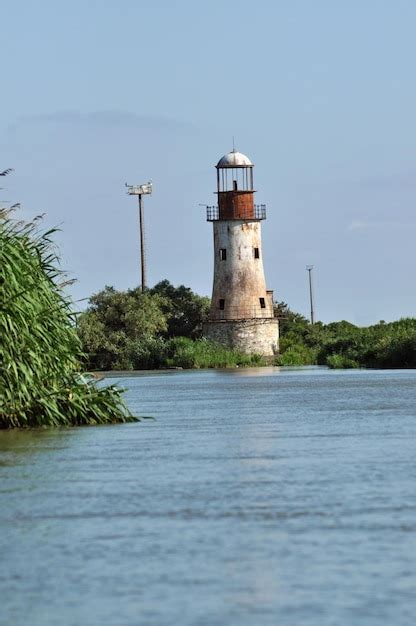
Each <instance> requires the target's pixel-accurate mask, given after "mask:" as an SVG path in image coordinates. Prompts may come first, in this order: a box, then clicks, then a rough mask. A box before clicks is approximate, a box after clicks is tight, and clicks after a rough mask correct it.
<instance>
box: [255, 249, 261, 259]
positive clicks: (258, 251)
mask: <svg viewBox="0 0 416 626" xmlns="http://www.w3.org/2000/svg"><path fill="white" fill-rule="evenodd" d="M254 258H255V259H259V258H260V250H259V248H254Z"/></svg>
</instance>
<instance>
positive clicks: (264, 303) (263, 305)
mask: <svg viewBox="0 0 416 626" xmlns="http://www.w3.org/2000/svg"><path fill="white" fill-rule="evenodd" d="M259 300H260V308H262V309H265V308H266V302H265V300H264V298H259Z"/></svg>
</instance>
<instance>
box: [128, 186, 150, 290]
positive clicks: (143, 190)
mask: <svg viewBox="0 0 416 626" xmlns="http://www.w3.org/2000/svg"><path fill="white" fill-rule="evenodd" d="M126 187H127V193H128V195H129V196H138V198H139V228H140V270H141V279H142V280H141V287H142V291H145V289H146V250H145V239H144V207H143V200H142V196H145V195H150V194H151V193H152V190H153V185H152V183H151V181H149V182H148V183H145V184H144V185H128V184H127V183H126Z"/></svg>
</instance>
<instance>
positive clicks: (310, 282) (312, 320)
mask: <svg viewBox="0 0 416 626" xmlns="http://www.w3.org/2000/svg"><path fill="white" fill-rule="evenodd" d="M306 269H307V271H308V273H309V297H310V301H311V324H315V303H314V294H313V282H312V270H313V265H307V266H306Z"/></svg>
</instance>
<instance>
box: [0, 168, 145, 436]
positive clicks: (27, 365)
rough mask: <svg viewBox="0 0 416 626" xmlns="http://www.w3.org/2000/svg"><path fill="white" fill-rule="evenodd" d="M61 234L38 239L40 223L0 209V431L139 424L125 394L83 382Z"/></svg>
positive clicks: (51, 233) (80, 354) (114, 389)
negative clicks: (57, 242)
mask: <svg viewBox="0 0 416 626" xmlns="http://www.w3.org/2000/svg"><path fill="white" fill-rule="evenodd" d="M3 174H5V173H3ZM54 232H55V231H54V230H49V231H47V232H44V233H39V231H38V227H37V220H36V219H35V220H34V221H33V222H29V223H25V222H22V221H20V222H19V221H16V220H14V219H12V217H11V211H10V210H5V209H1V207H0V244H1V245H0V290H1V298H0V360H1V367H2V373H1V377H0V428H2V429H5V428H31V427H40V426H78V425H95V424H110V423H116V422H131V421H137V418H135V417H133V415H131V413H130V412H129V410H128V409H127V407H126V405H125V403H124V401H123V398H122V393H123V392H122V390H121V389H119V388H117V387H115V386H113V385H110V386H107V387H103V388H98V387H97V386H96V385H95V384H94V381H93V380H88V379H86V378H85V377H83V376H82V371H83V361H84V355H83V353H82V345H81V342H80V339H79V337H78V335H77V332H76V328H75V324H74V321H75V316H74V313H73V312H72V302H71V301H70V299H69V298H68V297H67V296H65V295H64V288H65V285H66V284H67V282H66V281H65V277H64V275H63V273H62V272H61V270H59V268H58V261H59V259H58V257H57V254H56V251H55V247H54V244H53V241H52V239H51V238H52V236H53V234H54Z"/></svg>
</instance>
